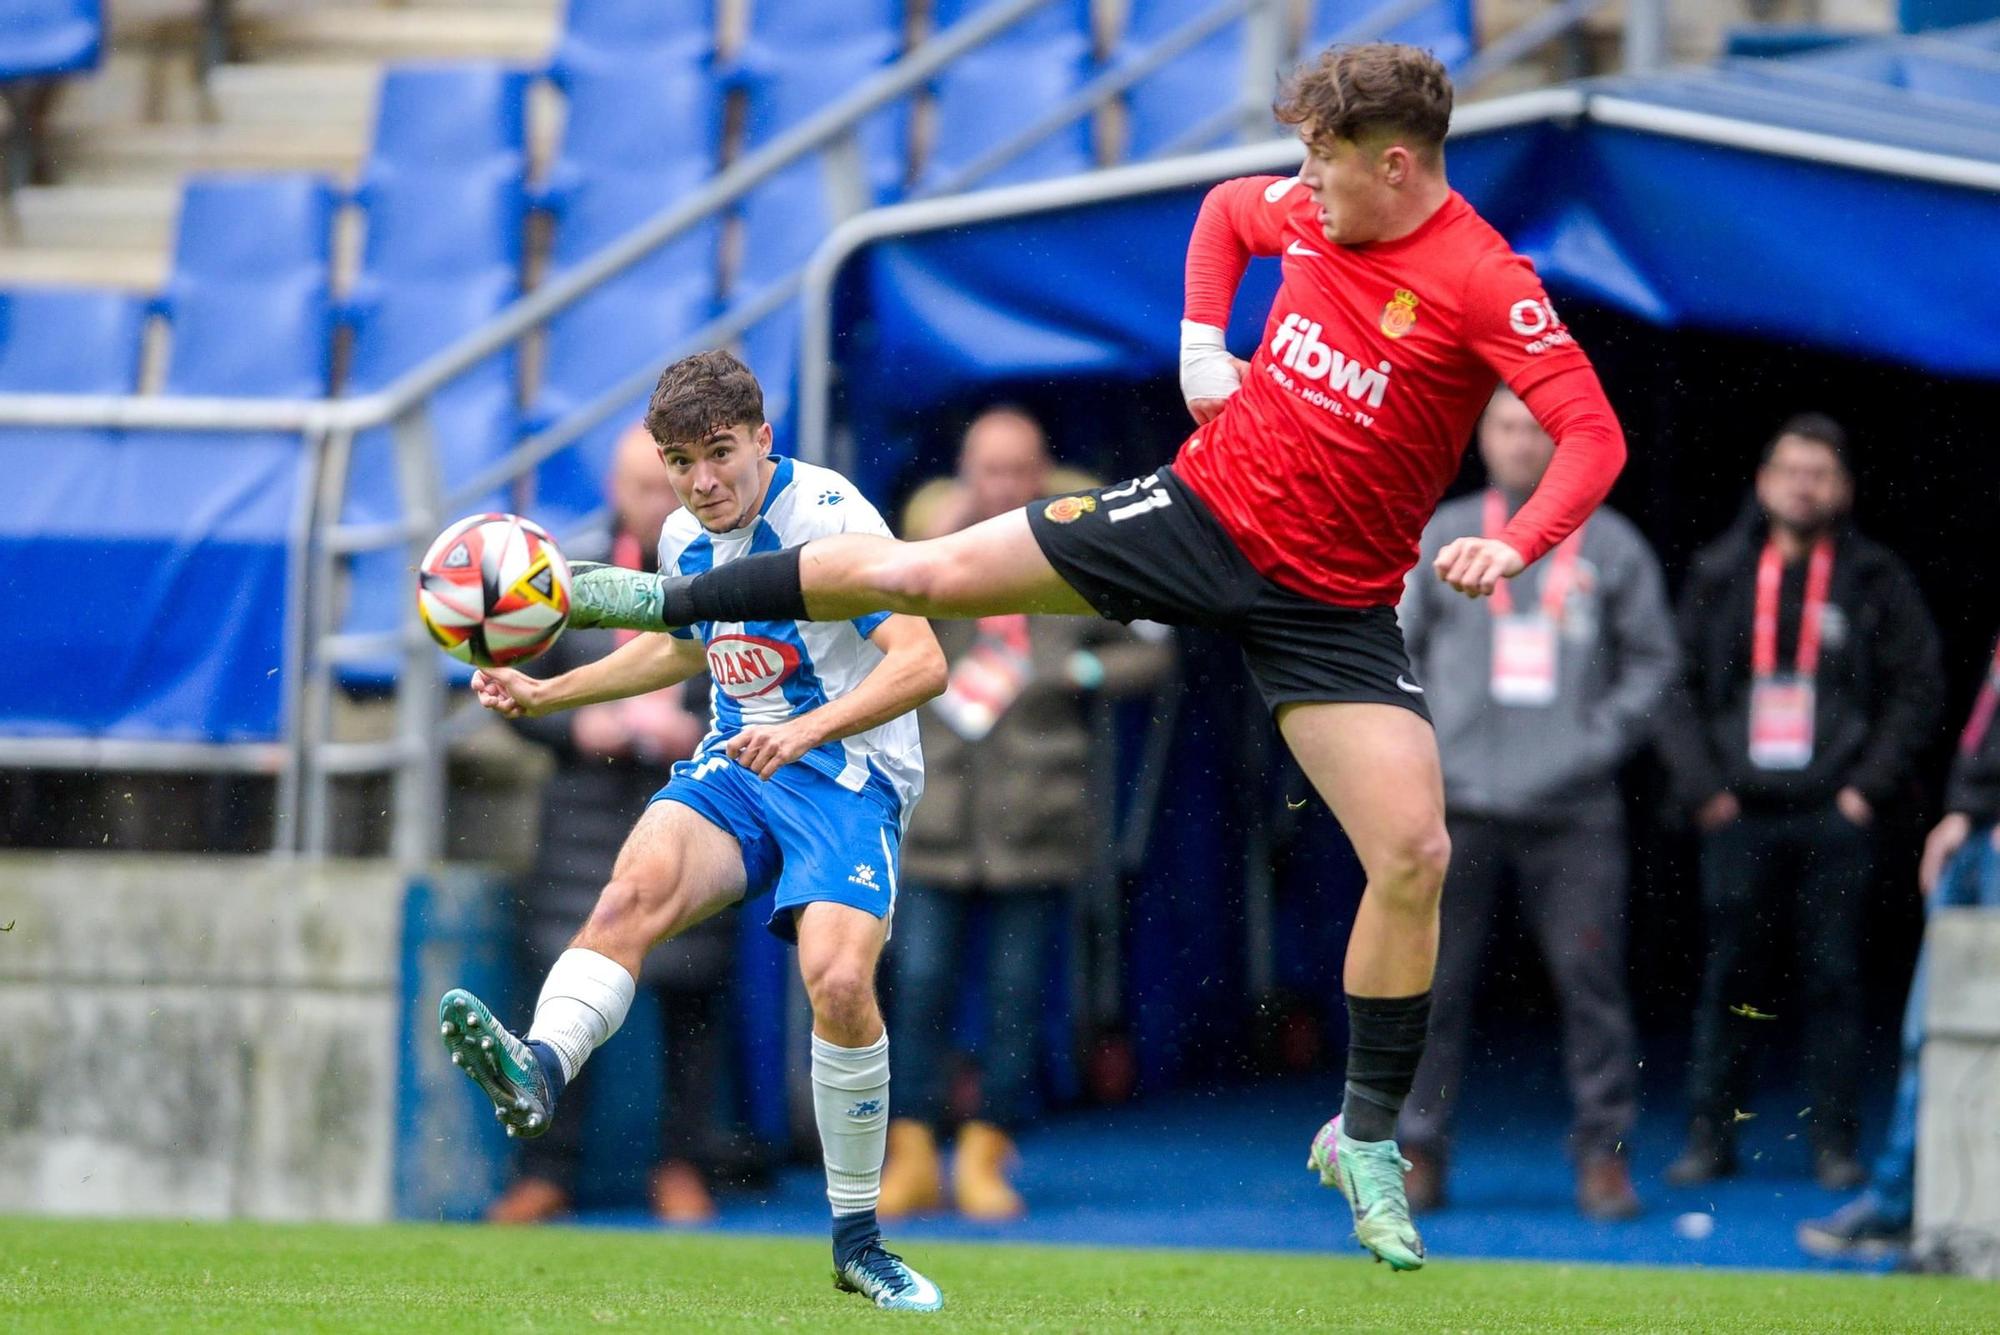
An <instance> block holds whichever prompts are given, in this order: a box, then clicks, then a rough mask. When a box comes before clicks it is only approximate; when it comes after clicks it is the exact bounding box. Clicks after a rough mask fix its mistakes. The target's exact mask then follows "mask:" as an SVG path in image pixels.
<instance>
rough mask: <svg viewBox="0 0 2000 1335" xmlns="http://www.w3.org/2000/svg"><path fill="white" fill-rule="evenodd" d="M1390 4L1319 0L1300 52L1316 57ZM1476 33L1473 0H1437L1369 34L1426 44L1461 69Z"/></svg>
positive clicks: (1302, 55)
mask: <svg viewBox="0 0 2000 1335" xmlns="http://www.w3.org/2000/svg"><path fill="white" fill-rule="evenodd" d="M1387 8H1388V0H1319V3H1318V4H1317V5H1315V6H1314V9H1313V21H1312V26H1311V28H1310V29H1308V31H1307V34H1306V43H1305V46H1304V48H1303V49H1302V50H1301V51H1300V52H1299V56H1300V58H1301V59H1303V60H1311V59H1313V58H1315V57H1316V56H1317V55H1318V54H1319V51H1320V49H1321V48H1322V47H1324V46H1325V45H1326V44H1327V43H1328V42H1331V41H1333V40H1334V39H1335V38H1338V37H1341V36H1343V35H1345V34H1346V33H1347V32H1349V31H1350V30H1352V29H1353V28H1354V27H1355V25H1357V24H1361V23H1363V22H1365V21H1366V20H1367V18H1368V16H1369V15H1370V14H1378V13H1381V12H1382V11H1383V10H1385V9H1387ZM1474 33H1475V29H1474V28H1473V26H1472V0H1437V3H1435V4H1433V5H1431V6H1430V7H1429V8H1427V9H1424V10H1422V11H1420V12H1418V13H1417V14H1414V15H1412V16H1411V17H1410V18H1407V19H1405V20H1403V21H1402V22H1401V23H1399V24H1397V25H1396V26H1395V27H1394V28H1391V29H1390V30H1389V31H1388V32H1386V33H1373V32H1367V33H1365V35H1366V36H1368V37H1369V38H1371V39H1374V38H1379V39H1381V40H1384V41H1391V42H1408V43H1409V44H1410V45H1411V46H1421V47H1424V48H1426V49H1427V50H1429V51H1430V52H1431V53H1432V54H1433V55H1435V56H1436V57H1437V58H1438V59H1439V60H1442V61H1443V62H1444V63H1445V68H1447V69H1457V68H1458V67H1459V66H1460V65H1463V64H1464V63H1465V62H1466V61H1467V60H1469V59H1471V57H1472V52H1473V43H1474Z"/></svg>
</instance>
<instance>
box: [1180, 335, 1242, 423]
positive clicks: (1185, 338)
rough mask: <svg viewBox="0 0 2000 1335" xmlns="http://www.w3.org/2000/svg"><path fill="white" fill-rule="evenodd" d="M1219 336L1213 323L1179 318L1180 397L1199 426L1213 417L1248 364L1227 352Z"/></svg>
mask: <svg viewBox="0 0 2000 1335" xmlns="http://www.w3.org/2000/svg"><path fill="white" fill-rule="evenodd" d="M1222 337H1223V335H1222V330H1221V329H1219V328H1217V327H1216V326H1215V325H1212V324H1201V323H1199V322H1197V321H1194V320H1182V321H1181V398H1183V399H1185V400H1186V401H1187V406H1188V411H1189V412H1190V413H1192V414H1193V415H1194V420H1195V421H1196V422H1199V423H1200V424H1201V425H1203V426H1207V425H1208V424H1209V423H1210V422H1212V421H1214V420H1215V418H1216V416H1217V415H1218V414H1219V413H1221V411H1222V405H1223V404H1225V403H1227V402H1229V396H1230V395H1231V394H1234V393H1235V392H1236V391H1237V390H1238V389H1240V388H1242V385H1243V377H1244V376H1245V375H1247V374H1249V372H1250V363H1248V362H1246V361H1244V360H1243V359H1242V358H1241V357H1232V356H1230V355H1229V349H1228V348H1227V347H1226V346H1224V344H1223V341H1222Z"/></svg>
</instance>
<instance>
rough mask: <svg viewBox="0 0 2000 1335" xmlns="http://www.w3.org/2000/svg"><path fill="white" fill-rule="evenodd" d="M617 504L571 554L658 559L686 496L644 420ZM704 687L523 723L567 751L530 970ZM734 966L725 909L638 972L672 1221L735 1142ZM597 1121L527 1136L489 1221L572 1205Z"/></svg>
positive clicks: (651, 782)
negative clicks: (604, 524)
mask: <svg viewBox="0 0 2000 1335" xmlns="http://www.w3.org/2000/svg"><path fill="white" fill-rule="evenodd" d="M611 508H612V510H613V519H614V522H613V528H614V533H613V537H612V539H611V546H610V550H609V551H608V552H605V551H599V550H583V549H579V550H576V551H573V552H572V553H571V555H572V556H575V557H577V558H581V559H590V560H607V559H608V560H610V561H611V562H613V563H615V564H617V565H623V566H631V567H634V568H637V569H642V570H653V569H655V568H656V567H657V560H658V556H657V552H658V546H659V540H660V526H661V524H663V523H664V522H666V518H667V516H668V515H670V514H672V513H673V512H674V511H675V510H677V509H679V508H680V502H679V500H678V498H676V497H675V495H674V490H673V486H672V484H671V483H670V482H669V481H668V478H667V471H666V468H665V467H664V466H663V465H662V464H661V463H660V458H659V452H658V449H657V448H656V447H655V446H654V444H653V439H652V437H651V436H649V435H648V434H647V433H646V430H645V428H644V427H642V426H635V427H633V428H632V429H631V430H630V431H627V432H626V433H625V434H624V435H623V436H622V437H620V438H619V441H618V445H617V450H616V453H615V456H614V458H613V461H612V472H611ZM629 635H630V632H627V631H596V630H588V631H586V630H572V631H569V632H568V633H567V634H565V635H564V636H563V637H562V638H561V639H559V640H557V641H556V643H555V645H554V647H553V648H551V649H550V650H549V651H548V652H547V653H546V654H544V655H543V656H542V657H541V658H539V659H537V660H536V662H535V671H536V672H537V673H538V674H539V675H544V676H553V675H555V674H557V673H560V672H564V671H567V670H568V669H570V668H573V667H576V666H577V665H579V664H581V663H586V662H590V661H592V660H594V659H597V658H601V657H603V656H604V655H605V654H606V653H609V652H610V650H611V648H612V647H613V642H614V641H615V639H616V638H617V637H619V636H629ZM697 685H698V683H697V682H689V683H687V684H686V685H685V686H679V687H670V688H669V689H667V690H664V691H656V692H654V693H653V694H651V695H643V696H636V697H633V698H631V699H627V700H616V701H612V702H610V703H608V704H597V705H585V706H584V707H583V708H581V709H576V710H572V711H569V712H567V713H561V714H552V715H549V716H547V717H544V718H527V719H520V720H517V721H516V722H515V723H514V725H513V726H514V727H515V728H517V729H519V730H520V732H521V733H522V734H523V735H525V736H527V737H528V738H530V739H532V740H534V741H536V742H539V743H541V744H542V745H543V746H546V747H547V748H549V750H550V751H551V752H552V753H553V754H554V757H555V761H556V766H555V772H554V774H553V775H552V776H551V777H550V779H549V783H548V787H547V788H546V789H545V790H544V792H543V796H542V821H541V839H540V841H539V844H538V846H537V854H536V862H535V867H534V870H533V872H532V874H531V875H530V876H529V878H528V881H527V883H526V885H525V886H524V887H523V903H524V904H525V906H526V912H527V921H526V924H525V925H526V928H527V930H526V932H525V933H524V937H525V944H526V947H527V953H528V958H527V959H526V960H525V961H524V969H525V976H527V977H534V978H539V977H540V976H542V975H543V974H544V973H546V972H548V968H549V966H550V964H552V963H553V962H554V961H555V959H556V957H557V956H559V955H560V954H562V952H563V950H564V948H565V947H566V946H567V945H568V944H569V939H570V937H571V936H572V935H573V934H574V933H575V931H576V924H577V923H579V922H581V921H582V920H583V919H584V918H586V917H588V916H589V914H590V910H591V907H592V906H593V905H594V904H595V903H596V901H597V892H598V890H599V888H600V887H602V885H603V883H604V879H605V877H606V876H607V875H608V874H609V873H610V870H611V863H612V859H613V858H614V857H616V855H617V853H618V848H619V845H620V844H621V843H623V842H624V838H625V832H626V830H627V829H628V828H629V826H630V824H631V820H632V817H633V815H634V813H636V812H638V811H641V810H643V809H644V808H645V805H646V802H647V800H648V799H649V798H651V797H652V795H653V793H654V791H655V790H656V789H657V788H658V787H659V786H660V783H661V776H662V775H663V774H665V773H666V770H667V767H668V766H670V765H672V764H673V762H675V761H676V760H681V759H684V758H686V757H687V756H690V755H692V754H694V749H695V747H696V745H697V744H698V743H699V742H700V741H701V738H702V734H703V733H704V732H705V731H706V730H707V726H708V725H707V720H706V719H704V718H703V717H701V716H700V714H699V713H698V712H697V709H696V708H695V707H691V702H689V701H686V700H684V699H683V698H682V692H683V691H684V690H688V689H690V688H694V687H696V686H697ZM734 964H735V947H734V936H733V934H732V931H731V926H730V924H729V923H728V922H727V921H726V920H725V919H722V918H716V919H714V920H712V921H710V922H707V923H704V924H703V925H701V926H699V927H696V928H694V929H693V930H691V931H688V932H686V933H684V934H682V935H681V936H678V937H676V938H675V939H674V940H673V941H671V942H669V943H667V944H666V945H663V946H660V947H658V948H657V949H655V950H654V951H653V953H652V954H651V955H649V956H647V957H646V966H645V972H644V973H643V974H642V975H641V977H640V980H639V981H640V986H641V987H651V988H652V989H653V991H654V993H655V995H656V996H657V997H658V1000H659V1003H660V1009H661V1012H662V1016H663V1018H664V1026H663V1027H664V1029H665V1032H666V1033H667V1034H668V1035H670V1036H671V1037H670V1038H669V1040H668V1046H667V1054H666V1055H667V1061H666V1074H667V1079H666V1086H667V1088H666V1091H665V1093H666V1104H667V1106H666V1109H665V1110H664V1113H663V1116H662V1118H661V1125H660V1146H659V1164H658V1166H657V1167H656V1168H655V1170H654V1173H653V1180H652V1204H653V1209H654V1212H655V1213H656V1214H658V1215H659V1217H660V1218H662V1219H664V1220H666V1221H668V1222H671V1223H692V1222H697V1221H700V1220H704V1219H708V1218H710V1217H712V1216H713V1215H714V1213H715V1204H714V1201H713V1200H712V1199H711V1197H710V1195H709V1187H708V1182H707V1174H708V1172H709V1171H710V1170H711V1169H712V1168H713V1167H714V1166H715V1165H716V1164H717V1162H718V1160H719V1159H720V1158H721V1157H722V1156H723V1155H724V1154H725V1152H726V1150H727V1148H728V1146H729V1141H730V1139H731V1136H732V1131H733V1127H732V1125H731V1123H732V1119H730V1118H729V1117H727V1116H726V1115H725V1112H724V1103H723V1100H724V1097H725V1091H726V1089H727V1082H726V1081H725V1080H724V1078H723V1073H724V1071H725V1069H726V1065H727V1061H728V1055H729V1046H728V1042H727V1028H728V1026H727V987H728V983H729V978H730V975H731V972H732V970H733V968H734ZM591 1088H592V1087H591V1086H590V1085H588V1084H579V1085H576V1086H573V1087H572V1090H571V1093H570V1095H569V1097H570V1098H572V1099H575V1098H589V1097H591V1094H590V1090H591ZM585 1120H586V1118H585V1116H584V1115H583V1114H582V1113H580V1112H579V1110H577V1109H575V1108H570V1109H569V1110H568V1115H567V1116H564V1117H561V1118H558V1119H556V1121H555V1123H554V1124H553V1125H552V1126H551V1128H550V1130H549V1132H548V1134H547V1135H545V1136H542V1137H541V1138H539V1139H535V1140H528V1141H524V1142H522V1148H521V1152H520V1159H519V1170H520V1171H519V1175H518V1177H517V1178H516V1179H515V1181H514V1183H513V1185H512V1186H511V1187H509V1188H508V1190H507V1191H506V1192H505V1194H503V1195H502V1196H501V1197H500V1199H499V1200H497V1201H495V1202H494V1204H493V1206H492V1208H491V1209H490V1210H489V1211H488V1215H487V1217H488V1218H489V1219H491V1220H493V1221H495V1222H497V1223H510V1224H519V1223H539V1222H541V1221H543V1220H546V1219H550V1218H552V1217H554V1216H556V1215H559V1214H561V1213H563V1212H564V1211H566V1210H568V1209H569V1208H570V1205H571V1202H572V1197H573V1183H574V1179H575V1175H576V1165H577V1161H578V1158H579V1154H580V1148H581V1139H582V1130H583V1124H584V1122H585Z"/></svg>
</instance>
